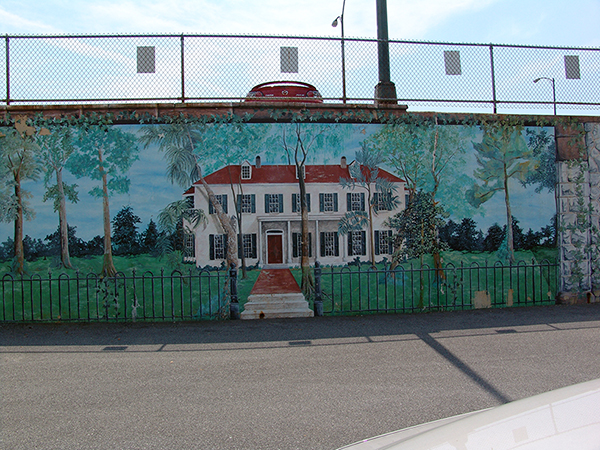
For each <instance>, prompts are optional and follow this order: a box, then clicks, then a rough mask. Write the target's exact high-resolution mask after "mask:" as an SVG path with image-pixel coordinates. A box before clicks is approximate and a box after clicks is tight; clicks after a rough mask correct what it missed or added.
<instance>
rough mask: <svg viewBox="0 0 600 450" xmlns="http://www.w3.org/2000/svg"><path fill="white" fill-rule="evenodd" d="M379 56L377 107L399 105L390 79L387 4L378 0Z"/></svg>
mask: <svg viewBox="0 0 600 450" xmlns="http://www.w3.org/2000/svg"><path fill="white" fill-rule="evenodd" d="M376 6H377V56H378V60H379V64H378V65H379V83H377V86H375V105H378V106H380V105H390V104H398V97H397V96H396V86H395V85H394V83H392V81H391V78H390V47H389V39H388V23H387V3H386V0H377V2H376Z"/></svg>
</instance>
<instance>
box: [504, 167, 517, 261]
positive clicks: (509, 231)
mask: <svg viewBox="0 0 600 450" xmlns="http://www.w3.org/2000/svg"><path fill="white" fill-rule="evenodd" d="M504 201H505V203H506V247H507V248H506V249H507V251H508V259H509V261H510V263H511V264H513V263H514V262H515V250H514V243H513V239H514V238H513V227H512V210H511V207H510V196H509V194H508V175H507V174H506V168H505V169H504Z"/></svg>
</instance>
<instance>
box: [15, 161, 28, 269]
mask: <svg viewBox="0 0 600 450" xmlns="http://www.w3.org/2000/svg"><path fill="white" fill-rule="evenodd" d="M15 198H16V199H17V214H16V217H15V242H14V252H15V268H14V270H15V272H16V273H17V274H19V275H23V273H24V272H25V251H24V249H23V199H22V197H21V177H20V176H19V174H18V173H17V174H15Z"/></svg>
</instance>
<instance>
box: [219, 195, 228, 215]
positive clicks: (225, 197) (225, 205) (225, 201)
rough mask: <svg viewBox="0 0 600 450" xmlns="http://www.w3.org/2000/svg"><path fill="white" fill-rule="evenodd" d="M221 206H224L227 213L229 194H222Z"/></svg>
mask: <svg viewBox="0 0 600 450" xmlns="http://www.w3.org/2000/svg"><path fill="white" fill-rule="evenodd" d="M220 200H221V207H222V208H223V212H224V213H225V214H227V194H223V195H221V198H220Z"/></svg>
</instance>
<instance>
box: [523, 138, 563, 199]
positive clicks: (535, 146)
mask: <svg viewBox="0 0 600 450" xmlns="http://www.w3.org/2000/svg"><path fill="white" fill-rule="evenodd" d="M525 135H526V137H527V146H528V147H529V148H530V149H531V152H532V156H533V158H535V159H537V160H538V169H537V170H532V171H530V172H529V173H528V174H527V178H526V179H525V181H522V182H521V184H522V185H523V186H525V187H526V186H531V185H535V186H536V187H535V192H536V193H538V194H539V193H540V192H542V191H543V190H544V189H545V190H547V191H548V192H555V191H556V141H555V140H554V136H553V135H552V134H550V133H549V132H548V130H547V129H537V130H536V129H531V128H527V129H526V130H525Z"/></svg>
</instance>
